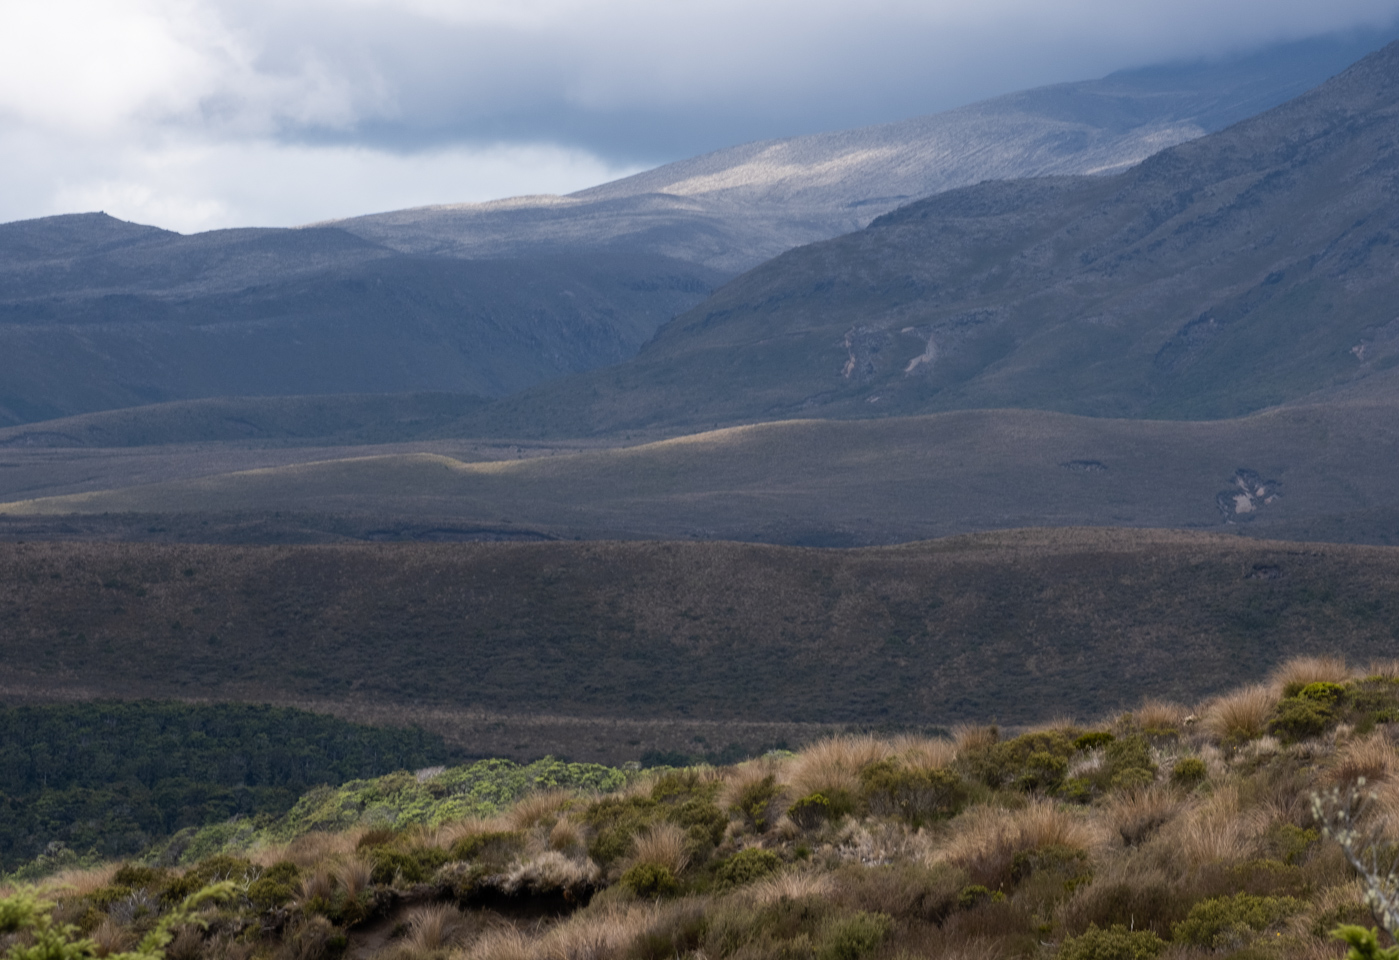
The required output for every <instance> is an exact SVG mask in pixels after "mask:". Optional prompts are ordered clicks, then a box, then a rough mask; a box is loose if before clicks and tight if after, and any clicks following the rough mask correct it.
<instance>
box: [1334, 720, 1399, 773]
mask: <svg viewBox="0 0 1399 960" xmlns="http://www.w3.org/2000/svg"><path fill="white" fill-rule="evenodd" d="M1396 763H1399V756H1396V755H1395V750H1394V744H1393V743H1392V742H1391V741H1390V739H1389V736H1388V735H1387V734H1386V733H1385V732H1384V731H1383V730H1376V731H1375V732H1374V733H1372V734H1370V735H1369V736H1368V737H1362V738H1360V739H1358V740H1349V741H1347V742H1346V743H1344V744H1343V745H1341V747H1340V748H1339V749H1338V750H1337V751H1336V758H1335V760H1334V761H1333V762H1332V764H1331V766H1330V767H1329V768H1327V770H1326V773H1325V780H1326V782H1328V783H1331V784H1336V785H1344V784H1348V783H1355V782H1356V781H1357V780H1359V779H1360V778H1362V777H1363V778H1364V779H1365V782H1366V783H1368V784H1379V783H1384V782H1387V781H1389V780H1392V779H1393V778H1394V773H1395V766H1396Z"/></svg>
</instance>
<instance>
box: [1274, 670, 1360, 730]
mask: <svg viewBox="0 0 1399 960" xmlns="http://www.w3.org/2000/svg"><path fill="white" fill-rule="evenodd" d="M1291 687H1292V685H1289V689H1291ZM1284 692H1286V691H1284ZM1345 699H1346V688H1345V687H1344V686H1342V685H1341V684H1339V683H1324V682H1318V683H1309V684H1307V685H1306V686H1304V687H1301V688H1300V689H1297V690H1296V691H1295V692H1294V693H1292V694H1290V695H1287V696H1284V697H1283V699H1282V700H1280V701H1278V705H1277V709H1275V710H1274V711H1273V716H1272V719H1270V720H1269V721H1268V732H1269V733H1271V734H1273V735H1275V736H1277V737H1278V738H1280V739H1281V740H1283V741H1284V742H1286V743H1296V742H1297V741H1299V740H1306V739H1309V738H1311V737H1319V736H1321V735H1322V734H1323V733H1325V732H1326V731H1327V729H1329V728H1330V727H1331V726H1332V725H1333V724H1335V723H1336V722H1337V721H1338V720H1339V717H1338V716H1337V710H1338V708H1339V707H1340V706H1341V704H1342V703H1343V702H1344V700H1345Z"/></svg>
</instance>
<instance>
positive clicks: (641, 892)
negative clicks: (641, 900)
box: [621, 863, 680, 898]
mask: <svg viewBox="0 0 1399 960" xmlns="http://www.w3.org/2000/svg"><path fill="white" fill-rule="evenodd" d="M621 884H622V886H623V887H624V888H626V889H627V890H630V891H631V892H632V893H634V894H636V895H637V896H638V897H647V898H655V897H670V896H674V895H675V894H677V893H679V892H680V881H679V880H677V879H676V878H675V874H674V873H672V872H671V869H670V867H667V866H664V865H662V864H659V863H638V864H637V865H636V866H634V867H632V868H631V869H630V870H628V871H627V872H626V873H624V874H622V880H621Z"/></svg>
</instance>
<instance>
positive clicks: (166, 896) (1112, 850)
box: [3, 659, 1399, 960]
mask: <svg viewBox="0 0 1399 960" xmlns="http://www.w3.org/2000/svg"><path fill="white" fill-rule="evenodd" d="M1397 722H1399V665H1390V666H1375V667H1372V668H1370V669H1368V670H1364V671H1358V672H1356V671H1351V670H1348V669H1347V668H1346V667H1345V665H1344V664H1343V663H1342V662H1340V661H1336V660H1318V659H1310V660H1298V661H1293V662H1290V663H1288V664H1286V665H1284V666H1283V667H1281V668H1279V669H1278V670H1277V671H1276V672H1275V673H1274V675H1273V676H1272V678H1271V679H1270V680H1269V681H1268V682H1267V683H1264V684H1257V685H1254V686H1250V687H1246V688H1242V689H1239V690H1235V691H1233V692H1230V693H1227V694H1225V695H1223V696H1220V697H1218V698H1216V699H1214V700H1212V701H1209V702H1206V703H1202V704H1198V705H1195V706H1193V707H1192V706H1185V705H1177V704H1171V703H1165V702H1160V701H1156V702H1148V703H1145V704H1143V705H1142V706H1141V707H1139V708H1138V709H1136V710H1134V711H1131V712H1127V713H1123V714H1120V715H1118V716H1115V717H1113V718H1111V719H1109V720H1105V721H1103V722H1100V723H1094V724H1078V723H1072V722H1068V721H1065V722H1063V723H1057V724H1052V725H1049V726H1045V727H1042V728H1037V729H1034V730H1031V731H1028V732H1024V733H1021V734H1019V735H1016V736H1010V735H1008V734H1002V733H1000V732H999V731H997V730H996V728H994V727H968V728H962V729H959V730H958V731H957V733H956V736H955V738H953V739H923V738H916V737H902V738H894V739H883V740H881V739H876V738H872V737H844V738H835V739H829V740H825V741H822V742H820V743H817V744H814V745H812V746H810V747H808V748H806V749H804V750H802V751H801V752H799V753H795V754H793V753H775V754H770V755H768V756H765V757H763V758H760V759H757V760H752V761H749V762H746V763H742V764H738V765H736V766H731V767H724V768H714V767H693V768H678V769H675V768H673V769H660V770H654V771H650V772H647V773H644V774H641V773H636V774H631V775H626V776H618V777H615V778H608V777H606V776H603V777H601V778H599V779H594V780H592V781H590V782H581V783H577V784H575V785H572V786H562V787H561V786H557V785H555V786H543V785H541V786H539V787H537V788H535V789H533V790H531V791H529V792H528V793H526V794H525V795H524V796H523V797H522V798H521V799H519V800H518V801H517V802H515V803H514V804H513V805H512V806H509V807H508V808H506V809H503V810H502V812H500V813H499V814H497V815H495V816H466V817H456V816H445V817H441V818H437V819H435V820H434V819H432V818H428V819H422V818H419V820H418V822H417V823H405V822H403V820H400V819H399V818H397V817H396V816H388V817H384V818H383V819H382V820H381V821H380V822H379V823H377V824H371V823H366V822H364V821H363V820H360V821H358V822H356V824H355V825H354V826H353V827H351V828H350V829H345V830H332V831H325V830H316V831H312V832H305V833H302V834H301V835H299V836H295V837H290V838H283V839H281V840H277V839H273V838H263V839H261V840H258V841H257V842H254V843H250V844H244V845H242V846H240V847H237V848H236V849H235V848H232V847H230V848H227V849H225V850H223V851H222V852H218V853H214V854H212V855H206V856H203V857H200V858H190V857H182V858H172V857H170V856H162V855H161V854H159V853H158V852H153V853H152V855H151V856H149V857H147V858H146V860H144V861H142V862H127V863H120V864H118V863H113V864H109V865H106V866H102V867H98V868H92V869H87V870H78V871H69V872H66V873H63V874H59V875H56V876H54V877H51V878H49V879H46V880H44V881H41V882H39V883H38V884H33V885H28V886H22V887H18V888H14V889H11V890H9V891H8V895H10V896H11V897H12V899H11V900H9V901H7V902H8V903H9V906H7V907H5V908H3V909H4V910H8V911H9V914H7V915H11V916H18V915H19V914H21V913H23V912H24V911H25V910H27V911H28V913H27V914H25V916H29V917H31V918H32V917H36V916H49V917H50V918H51V922H52V924H53V925H55V926H54V927H53V929H62V928H63V925H65V924H67V925H71V929H69V930H68V931H67V933H66V934H65V936H66V937H67V938H68V939H69V940H70V941H81V944H80V949H78V951H77V953H76V954H75V955H87V956H112V955H119V954H120V953H121V952H122V951H128V950H132V949H134V948H136V947H138V946H139V945H140V944H141V943H142V938H147V939H149V937H150V935H151V933H152V931H158V930H161V929H164V930H165V931H166V932H167V933H168V934H169V942H168V945H167V946H166V947H165V948H164V952H165V954H166V955H167V956H168V957H170V958H172V960H176V958H194V957H213V958H237V960H248V958H252V957H277V958H286V960H315V958H320V957H336V956H339V955H342V954H348V955H349V956H353V957H364V958H369V957H374V956H380V957H385V958H390V957H391V958H395V960H416V958H429V957H437V958H446V957H461V958H483V960H487V958H489V960H497V958H498V960H516V958H532V957H540V958H573V957H577V958H584V957H599V958H600V957H636V958H649V957H655V958H663V957H672V956H691V957H696V958H698V957H701V956H702V957H709V958H718V957H743V958H760V957H773V958H778V957H781V958H820V960H855V958H861V957H870V958H883V957H889V958H893V957H917V956H927V957H943V958H973V957H975V958H998V957H1001V958H1011V957H1030V958H1045V960H1048V958H1060V960H1117V958H1127V960H1138V958H1152V957H1161V958H1206V957H1209V958H1233V960H1263V958H1273V957H1277V958H1282V957H1289V958H1291V957H1303V958H1312V957H1315V958H1321V957H1339V956H1342V955H1343V954H1344V952H1345V949H1346V947H1345V945H1344V944H1342V943H1340V942H1339V941H1337V940H1335V939H1334V938H1333V937H1332V936H1331V932H1332V931H1333V930H1334V929H1335V928H1337V927H1338V926H1339V925H1342V924H1363V925H1367V926H1368V925H1371V924H1373V921H1372V920H1371V919H1370V912H1369V909H1368V908H1367V906H1366V905H1365V887H1364V885H1363V884H1362V883H1361V881H1360V880H1359V879H1358V878H1357V875H1356V874H1355V872H1354V871H1353V869H1352V867H1351V866H1350V865H1349V864H1348V862H1347V859H1346V857H1345V856H1344V854H1343V852H1342V850H1341V848H1340V847H1339V846H1338V845H1337V844H1336V843H1335V842H1334V841H1333V840H1332V839H1329V837H1328V836H1327V835H1326V834H1325V833H1324V831H1323V827H1324V825H1325V824H1324V822H1323V821H1325V820H1326V819H1327V817H1328V815H1330V814H1334V813H1335V812H1336V807H1335V805H1334V803H1335V802H1333V805H1332V806H1331V807H1328V806H1327V801H1326V800H1325V797H1327V796H1328V795H1329V794H1328V791H1333V790H1334V791H1335V796H1337V797H1339V798H1342V799H1341V800H1340V801H1338V802H1339V803H1340V805H1341V806H1342V807H1344V808H1345V809H1347V810H1351V809H1353V808H1352V807H1350V806H1349V805H1348V804H1347V803H1346V802H1345V800H1344V798H1345V797H1346V796H1347V795H1348V791H1350V789H1351V788H1352V787H1354V786H1356V785H1362V784H1363V789H1364V790H1365V791H1369V792H1372V793H1373V798H1372V799H1371V800H1369V801H1368V803H1367V804H1366V805H1365V808H1364V809H1363V810H1362V811H1361V812H1360V813H1359V814H1358V816H1359V818H1360V819H1359V825H1360V827H1361V828H1362V834H1363V835H1364V836H1367V837H1368V836H1370V835H1372V834H1373V836H1374V837H1376V838H1378V839H1379V840H1380V842H1381V843H1382V844H1394V843H1399V754H1396V751H1395V736H1396V732H1399V723H1397ZM435 776H443V777H450V776H452V774H451V772H450V771H442V772H440V773H438V774H435ZM433 777H434V773H433V772H426V773H425V774H424V775H422V776H421V777H419V778H412V779H415V780H417V782H419V783H424V784H427V783H431V782H432V780H433ZM543 783H547V781H541V784H543ZM442 793H443V794H444V795H448V796H449V795H451V793H452V791H451V790H450V789H447V790H444V791H442ZM1317 795H1320V796H1322V797H1323V801H1322V803H1321V805H1320V806H1315V805H1314V803H1313V797H1315V796H1317ZM321 796H322V798H323V799H324V796H325V795H324V794H322V795H321ZM1319 816H1320V819H1318V817H1319ZM405 819H411V818H405ZM211 884H213V885H215V886H214V887H213V893H206V895H205V897H206V899H205V900H204V901H203V902H202V903H200V904H196V905H194V906H189V903H190V901H189V900H188V898H189V897H191V896H192V895H196V894H198V892H199V891H201V890H205V889H206V888H208V887H209V886H210V885H211ZM219 884H225V886H218V885H219ZM15 896H18V897H19V898H20V899H13V898H14V897H15ZM35 898H39V899H42V900H45V901H47V902H48V903H49V904H50V905H51V909H50V908H45V907H35V906H34V903H35ZM16 904H20V906H15V905H16ZM26 904H27V906H25V905H26ZM181 909H184V910H185V911H186V913H183V914H182V913H179V912H178V911H179V910H181ZM45 911H47V912H45ZM172 916H174V917H175V918H176V919H177V920H178V922H177V923H174V922H171V921H170V919H169V918H170V917H172ZM162 918H164V919H165V923H164V925H163V926H162ZM20 926H22V924H19V923H15V924H12V927H13V928H14V929H15V930H16V931H17V932H14V933H12V934H11V935H10V939H11V941H12V942H13V943H14V944H15V945H17V946H19V947H22V946H23V945H24V944H25V943H28V942H30V941H31V940H32V939H33V938H34V936H35V934H34V933H33V932H32V930H31V932H28V933H25V932H22V931H19V927H20ZM30 926H31V927H32V926H33V924H32V923H31V924H30ZM1352 934H1353V935H1354V931H1352ZM1382 942H1387V940H1383V941H1382Z"/></svg>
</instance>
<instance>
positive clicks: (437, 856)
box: [369, 847, 448, 885]
mask: <svg viewBox="0 0 1399 960" xmlns="http://www.w3.org/2000/svg"><path fill="white" fill-rule="evenodd" d="M447 859H448V857H447V854H445V853H443V852H442V851H441V850H438V849H436V848H435V847H413V848H410V849H407V850H404V849H400V848H396V847H375V848H373V849H372V850H371V851H370V855H369V862H370V864H371V876H372V878H373V880H374V882H375V883H378V884H383V885H389V884H393V883H397V882H399V881H402V882H404V883H426V882H427V881H428V880H429V879H431V877H432V875H433V874H434V873H436V872H437V868H438V867H440V866H442V865H443V864H444V863H446V862H447Z"/></svg>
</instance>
